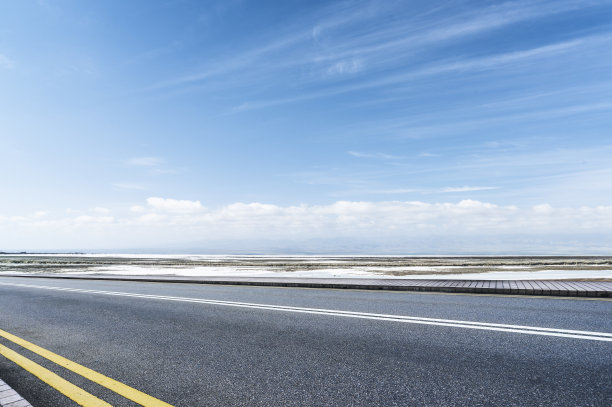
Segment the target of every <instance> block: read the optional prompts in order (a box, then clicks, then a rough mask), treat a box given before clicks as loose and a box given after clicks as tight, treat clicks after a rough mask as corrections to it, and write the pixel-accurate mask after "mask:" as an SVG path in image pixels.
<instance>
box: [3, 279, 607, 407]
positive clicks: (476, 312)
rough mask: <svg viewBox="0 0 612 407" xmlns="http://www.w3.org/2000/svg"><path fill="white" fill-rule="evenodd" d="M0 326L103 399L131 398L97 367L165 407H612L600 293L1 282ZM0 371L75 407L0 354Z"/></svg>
mask: <svg viewBox="0 0 612 407" xmlns="http://www.w3.org/2000/svg"><path fill="white" fill-rule="evenodd" d="M0 330H1V332H0V346H3V347H4V349H9V351H11V350H12V351H14V352H16V353H18V354H19V355H21V356H22V357H25V358H28V359H30V360H31V361H33V362H35V363H36V364H38V365H40V366H41V367H43V368H46V369H48V370H49V371H51V372H54V373H56V374H57V375H59V376H61V377H62V378H63V379H66V380H68V381H69V382H70V383H72V384H73V385H75V386H76V387H77V388H79V389H82V390H83V391H85V392H87V393H89V394H91V395H92V397H95V398H98V399H100V400H104V401H106V402H107V403H108V404H110V405H113V406H137V405H140V404H137V403H135V402H133V401H130V400H128V399H127V398H125V397H124V396H122V395H119V394H117V392H115V391H113V390H110V389H109V387H111V388H112V386H111V385H109V382H108V381H104V380H102V379H100V380H102V381H101V382H100V381H99V382H100V383H102V385H101V384H97V383H94V382H93V381H92V380H90V379H92V376H91V375H93V374H94V373H95V374H99V375H103V376H102V377H106V378H112V379H114V380H115V381H116V382H115V383H119V385H121V386H124V387H125V388H127V389H131V390H125V392H126V393H125V394H127V395H128V396H130V395H134V394H136V393H134V392H137V393H139V394H143V395H144V396H143V397H145V396H146V397H150V399H149V400H161V401H163V402H165V403H168V404H170V405H174V406H209V405H210V406H279V405H284V406H304V405H312V406H320V405H326V406H348V405H354V406H359V405H363V406H365V405H380V406H406V405H410V406H438V405H439V406H449V405H460V406H499V405H516V406H527V405H529V406H531V405H534V406H537V405H547V406H548V405H555V406H609V405H612V334H610V333H612V302H611V301H610V300H606V299H558V298H553V297H548V298H536V297H511V296H485V295H464V294H424V293H412V292H378V291H358V290H325V289H298V288H270V287H248V286H216V285H214V286H207V285H196V284H161V283H143V282H112V281H78V280H61V279H51V280H50V279H44V280H43V279H36V278H14V277H10V278H9V277H0ZM606 333H607V335H606ZM15 338H17V339H15ZM19 341H26V342H21V343H20V342H19ZM28 344H30V345H28ZM34 345H37V346H38V347H40V348H35V347H33V346H34ZM41 349H42V350H41ZM33 350H34V351H33ZM9 351H7V352H9ZM49 354H51V355H53V354H55V355H59V356H61V357H63V358H65V360H68V362H66V363H73V364H78V365H76V366H81V367H80V368H79V367H77V368H74V369H72V370H68V369H66V368H64V367H61V366H59V365H58V363H54V362H53V361H51V360H49ZM56 362H57V360H56ZM85 368H86V369H91V371H93V372H94V373H87V372H88V371H89V370H87V372H85V373H84V370H83V369H85ZM83 375H84V376H85V377H83ZM86 377H89V378H86ZM0 378H2V379H3V380H4V381H5V382H7V383H8V384H9V385H11V386H12V387H13V388H14V389H15V390H17V391H18V392H19V393H20V394H21V395H23V396H24V397H25V398H26V399H28V400H29V401H30V402H31V403H32V404H33V405H34V406H48V407H52V406H73V405H76V404H75V403H74V402H73V401H71V400H70V399H69V398H68V397H67V396H66V395H64V394H62V393H61V392H60V391H58V390H56V389H54V388H52V387H51V386H49V385H48V384H46V383H45V382H44V381H42V380H40V379H39V378H37V377H35V376H34V375H32V374H31V373H29V372H28V371H26V370H25V369H24V368H22V367H21V366H20V365H19V364H17V363H14V362H13V361H10V360H8V359H7V358H5V357H3V356H1V355H0ZM94 379H95V378H94ZM109 380H110V379H109ZM94 381H95V380H94ZM64 390H65V392H67V393H68V394H70V391H71V390H66V389H65V388H64ZM115 390H116V389H115ZM72 391H74V390H72ZM120 393H121V391H120ZM141 400H142V399H141ZM151 403H155V402H151ZM141 404H142V403H141ZM145 404H146V403H145ZM150 405H154V404H150ZM160 405H161V404H160Z"/></svg>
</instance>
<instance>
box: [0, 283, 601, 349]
mask: <svg viewBox="0 0 612 407" xmlns="http://www.w3.org/2000/svg"><path fill="white" fill-rule="evenodd" d="M0 285H4V286H13V287H25V288H38V289H43V290H54V291H68V292H75V293H84V294H101V295H114V296H121V297H135V298H146V299H153V300H164V301H177V302H190V303H199V304H210V305H222V306H228V307H240V308H254V309H263V310H270V311H281V312H297V313H303V314H316V315H329V316H338V317H345V318H360V319H368V320H376V321H392V322H403V323H409V324H423V325H437V326H449V327H455V328H466V329H480V330H486V331H499V332H513V333H522V334H528V335H543V336H556V337H563V338H574V339H587V340H593V341H603V342H612V333H607V332H593V331H578V330H570V329H557V328H543V327H537V326H525V325H510V324H496V323H489V322H475V321H462V320H452V319H440V318H422V317H411V316H404V315H393V314H373V313H368V312H354V311H342V310H333V309H323V308H304V307H290V306H283V305H272V304H257V303H248V302H236V301H219V300H207V299H202V298H190V297H171V296H165V295H151V294H138V293H126V292H117V291H101V290H87V289H82V288H67V287H54V286H44V285H32V284H18V283H4V282H0Z"/></svg>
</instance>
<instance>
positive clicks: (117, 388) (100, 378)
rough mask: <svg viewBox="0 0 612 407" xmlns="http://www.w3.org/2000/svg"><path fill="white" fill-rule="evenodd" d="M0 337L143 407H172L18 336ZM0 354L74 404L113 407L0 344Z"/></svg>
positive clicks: (4, 333) (0, 334) (5, 335)
mask: <svg viewBox="0 0 612 407" xmlns="http://www.w3.org/2000/svg"><path fill="white" fill-rule="evenodd" d="M0 337H3V338H5V339H8V340H9V341H11V342H13V343H15V344H17V345H19V346H21V347H23V348H25V349H27V350H29V351H32V352H34V353H36V354H37V355H40V356H42V357H43V358H45V359H48V360H50V361H51V362H54V363H57V364H58V365H60V366H62V367H64V368H66V369H68V370H70V371H72V372H74V373H76V374H78V375H81V376H83V377H84V378H86V379H88V380H91V381H92V382H94V383H97V384H99V385H100V386H103V387H106V388H107V389H110V390H112V391H114V392H115V393H117V394H119V395H121V396H123V397H125V398H127V399H130V400H132V401H134V402H136V403H138V404H140V405H142V406H146V407H172V405H170V404H168V403H165V402H163V401H161V400H159V399H156V398H155V397H151V396H149V395H148V394H145V393H143V392H141V391H139V390H136V389H134V388H132V387H130V386H127V385H125V384H123V383H121V382H118V381H116V380H114V379H111V378H110V377H107V376H104V375H103V374H100V373H98V372H96V371H94V370H91V369H89V368H87V367H85V366H82V365H79V364H78V363H75V362H73V361H71V360H69V359H66V358H64V357H62V356H60V355H58V354H56V353H53V352H51V351H48V350H46V349H44V348H41V347H40V346H37V345H34V344H33V343H31V342H28V341H26V340H25V339H21V338H20V337H18V336H15V335H13V334H11V333H8V332H6V331H3V330H2V329H0ZM0 355H2V356H4V357H5V358H7V359H9V360H11V361H12V362H14V363H16V364H17V365H19V366H20V367H22V368H23V369H25V370H27V371H28V372H30V373H32V374H33V375H34V376H36V377H38V378H39V379H40V380H42V381H43V382H45V383H47V384H48V385H49V386H51V387H53V388H54V389H56V390H57V391H59V392H60V393H62V394H63V395H65V396H66V397H68V398H70V399H72V400H74V401H75V402H76V403H77V404H79V405H81V406H85V407H108V406H110V407H112V406H111V405H110V404H108V403H107V402H105V401H104V400H101V399H99V398H97V397H96V396H94V395H92V394H90V393H88V392H86V391H85V390H83V389H81V388H80V387H77V386H75V385H74V384H72V383H70V382H69V381H67V380H65V379H63V378H62V377H60V376H58V375H57V374H55V373H53V372H52V371H50V370H48V369H46V368H44V367H42V366H41V365H39V364H37V363H35V362H33V361H32V360H30V359H28V358H26V357H25V356H22V355H20V354H19V353H17V352H15V351H14V350H12V349H10V348H7V347H6V346H4V345H2V344H0Z"/></svg>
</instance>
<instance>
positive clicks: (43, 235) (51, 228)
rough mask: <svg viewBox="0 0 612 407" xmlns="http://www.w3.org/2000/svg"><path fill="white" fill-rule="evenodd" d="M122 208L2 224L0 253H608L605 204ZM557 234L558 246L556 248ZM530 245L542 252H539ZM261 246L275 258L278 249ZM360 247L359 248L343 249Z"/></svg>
mask: <svg viewBox="0 0 612 407" xmlns="http://www.w3.org/2000/svg"><path fill="white" fill-rule="evenodd" d="M126 209H130V210H129V211H128V210H126V211H124V212H123V213H124V215H123V216H109V215H107V214H99V215H89V214H72V216H70V214H68V216H67V217H65V218H52V217H51V216H50V215H46V216H44V217H36V215H35V214H32V215H29V216H0V221H1V222H2V229H3V231H5V233H3V234H2V236H0V249H2V248H3V249H6V248H15V249H19V248H21V249H28V250H32V249H37V248H52V247H53V245H60V246H59V248H65V249H70V248H73V249H74V248H83V247H92V248H97V249H100V248H103V249H104V248H116V249H121V248H132V249H133V248H147V247H167V246H168V245H172V244H174V245H175V246H174V247H177V245H183V246H182V247H194V246H189V245H190V244H191V243H192V242H200V243H202V242H213V243H214V242H218V241H221V240H223V239H225V240H228V239H229V240H235V241H248V242H264V243H262V244H264V246H265V242H269V241H276V242H291V241H293V242H295V241H301V242H306V241H308V242H310V243H309V249H310V250H321V251H325V252H329V251H333V250H334V249H338V248H342V249H344V250H346V248H347V247H348V248H351V247H353V246H351V245H352V244H354V242H355V241H362V242H363V241H367V242H369V243H372V244H374V245H377V246H375V247H380V248H384V247H386V246H387V245H388V244H393V245H394V247H395V249H393V250H396V251H401V250H405V252H406V251H408V252H418V251H419V250H421V251H426V250H431V248H432V247H433V248H434V249H435V250H437V252H445V251H446V252H449V251H454V252H457V251H458V250H466V248H467V250H469V251H470V252H478V251H479V250H481V249H482V248H483V247H486V248H487V249H488V250H494V251H497V252H503V251H504V250H513V251H514V252H520V251H521V250H523V251H531V252H533V251H537V250H538V249H540V248H544V247H545V248H547V249H549V250H550V248H551V247H552V248H556V247H561V246H559V245H561V243H563V242H565V243H566V244H565V245H564V246H563V247H562V250H573V252H572V253H581V250H583V249H585V247H587V248H590V250H596V249H597V250H604V251H605V250H608V251H610V250H612V247H610V248H605V241H606V239H608V242H609V237H608V238H606V236H612V206H595V207H574V208H559V207H553V206H551V205H549V204H546V203H543V204H541V205H535V206H532V207H516V206H500V205H496V204H493V203H488V202H481V201H476V200H462V201H459V202H439V203H427V202H420V201H384V202H368V201H338V202H335V203H332V204H327V205H306V204H302V205H292V206H280V205H274V204H264V203H258V202H251V203H242V202H237V203H233V204H229V205H225V206H222V207H218V208H206V207H205V206H203V205H202V204H201V202H200V201H192V200H178V199H170V198H158V197H151V198H149V199H147V201H146V204H145V205H138V206H133V207H131V208H126ZM65 216H66V215H65ZM562 236H565V237H564V238H563V239H565V240H563V241H561V240H559V239H561V237H562ZM568 236H570V238H568ZM602 236H603V238H602ZM9 237H10V239H9ZM453 239H454V240H453ZM568 239H569V240H571V242H570V243H571V244H570V243H567V242H568V241H569V240H568ZM589 239H590V240H589ZM602 239H603V240H602ZM534 241H540V242H544V243H542V244H546V245H548V246H540V247H539V246H538V245H537V244H535V243H534ZM19 242H23V243H22V245H19ZM313 242H314V243H313ZM426 242H428V243H426ZM449 242H450V243H449ZM453 242H454V243H453ZM517 242H518V243H517ZM204 244H205V243H204ZM251 244H254V243H251ZM258 244H259V243H258ZM447 244H448V245H450V246H447ZM587 245H589V246H587ZM595 246H597V247H595ZM203 247H205V246H203ZM211 247H212V246H211ZM268 247H269V248H270V250H273V249H274V247H278V243H276V244H275V245H274V244H273V245H271V246H268ZM295 247H296V248H297V249H296V250H298V249H299V247H300V246H299V245H298V246H295ZM593 247H595V248H593ZM602 247H604V249H601V248H602ZM248 248H249V247H236V248H235V249H246V250H248ZM360 248H361V246H359V245H357V246H354V249H351V250H349V251H359V250H360ZM402 248H404V249H402ZM509 248H510V249H509ZM228 249H230V250H231V249H232V247H228ZM541 250H545V249H541ZM559 250H561V249H559ZM298 251H299V250H298Z"/></svg>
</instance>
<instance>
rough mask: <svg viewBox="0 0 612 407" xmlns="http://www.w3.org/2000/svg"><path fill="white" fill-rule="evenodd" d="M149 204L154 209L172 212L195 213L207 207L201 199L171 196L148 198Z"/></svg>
mask: <svg viewBox="0 0 612 407" xmlns="http://www.w3.org/2000/svg"><path fill="white" fill-rule="evenodd" d="M147 205H148V207H149V208H150V209H152V210H155V211H160V212H170V213H194V212H200V211H202V210H204V209H205V208H204V207H203V206H202V204H201V203H200V201H189V200H179V199H171V198H166V199H165V198H156V197H151V198H147Z"/></svg>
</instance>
